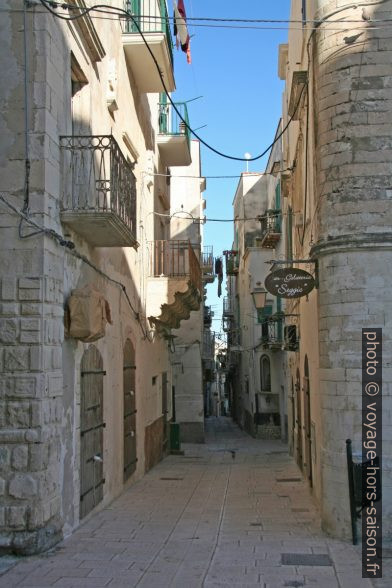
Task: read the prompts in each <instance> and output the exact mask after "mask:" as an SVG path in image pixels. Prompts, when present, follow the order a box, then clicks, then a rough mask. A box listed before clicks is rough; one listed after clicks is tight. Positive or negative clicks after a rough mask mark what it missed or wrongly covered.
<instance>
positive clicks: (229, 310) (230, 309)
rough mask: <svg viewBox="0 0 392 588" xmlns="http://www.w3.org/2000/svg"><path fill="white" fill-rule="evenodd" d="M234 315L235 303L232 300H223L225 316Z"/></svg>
mask: <svg viewBox="0 0 392 588" xmlns="http://www.w3.org/2000/svg"><path fill="white" fill-rule="evenodd" d="M233 315H234V303H233V300H232V299H231V298H228V297H225V298H224V299H223V316H233Z"/></svg>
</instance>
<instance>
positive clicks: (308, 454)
mask: <svg viewBox="0 0 392 588" xmlns="http://www.w3.org/2000/svg"><path fill="white" fill-rule="evenodd" d="M304 374H305V375H304V385H303V390H304V413H305V414H304V416H305V419H304V420H305V426H304V428H305V459H306V473H307V476H308V480H309V483H310V485H311V486H312V482H313V470H312V431H311V421H312V419H311V413H310V384H309V365H308V358H307V356H305V367H304Z"/></svg>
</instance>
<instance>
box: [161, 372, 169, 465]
mask: <svg viewBox="0 0 392 588" xmlns="http://www.w3.org/2000/svg"><path fill="white" fill-rule="evenodd" d="M168 412H169V411H168V408H167V372H163V373H162V418H163V434H162V452H163V454H165V453H166V452H167V451H168V418H167V415H168Z"/></svg>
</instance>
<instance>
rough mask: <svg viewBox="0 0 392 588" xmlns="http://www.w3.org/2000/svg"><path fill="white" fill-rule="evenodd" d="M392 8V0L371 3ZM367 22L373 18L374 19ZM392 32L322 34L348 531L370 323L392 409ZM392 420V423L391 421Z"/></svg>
mask: <svg viewBox="0 0 392 588" xmlns="http://www.w3.org/2000/svg"><path fill="white" fill-rule="evenodd" d="M315 4H316V6H318V8H319V12H318V13H317V17H328V15H329V14H330V13H331V12H333V11H336V10H339V15H337V16H336V18H337V17H338V16H339V17H343V18H345V19H346V18H348V19H350V18H351V19H357V20H361V13H362V8H360V7H358V8H353V6H352V3H351V2H349V1H347V2H342V1H340V2H338V3H337V2H331V1H323V0H319V1H318V2H316V3H315ZM367 10H368V11H369V12H370V13H371V17H372V18H375V19H383V20H385V19H387V18H391V16H392V2H384V3H378V4H377V3H376V4H374V5H372V6H369V7H368V9H367ZM364 22H365V21H364ZM391 35H392V32H391V30H390V29H389V28H382V29H377V28H376V29H373V30H371V29H369V28H368V27H366V25H365V24H362V23H361V24H358V28H356V25H353V24H351V25H350V27H349V30H348V29H344V30H342V32H337V31H333V30H332V29H331V30H328V27H323V25H321V26H320V31H318V32H317V33H316V35H315V38H314V45H313V48H314V62H313V63H314V73H313V78H312V79H313V83H314V87H313V91H314V94H313V95H314V101H315V102H314V108H315V115H316V121H315V136H316V155H317V163H316V177H317V181H316V185H317V187H318V189H317V206H318V212H317V242H316V243H315V245H314V247H313V250H312V254H313V255H314V256H316V257H318V259H319V279H320V288H319V300H318V312H319V346H320V369H319V386H320V394H321V415H322V423H323V437H322V448H321V459H322V463H323V470H322V486H323V501H322V507H323V522H324V526H325V528H326V529H327V530H329V531H331V532H333V533H334V534H339V535H341V536H346V537H348V536H349V534H350V514H349V513H350V509H349V503H348V485H347V471H346V460H345V440H346V439H347V438H351V439H352V440H353V447H354V451H360V448H361V422H362V412H361V408H362V399H361V329H362V328H363V327H381V328H383V333H384V362H383V364H384V370H383V380H384V392H383V394H384V400H383V402H384V404H383V412H384V416H385V418H386V419H388V420H389V419H390V415H391V409H392V404H391V369H390V368H389V367H388V366H389V365H390V359H391V358H390V353H391V346H390V341H391V330H390V326H391V318H392V294H391V291H392V277H391V273H390V272H389V271H388V270H387V268H389V267H390V266H391V262H392V233H391V232H390V222H389V220H388V219H390V210H391V194H392V193H391V189H390V172H391V169H392V144H391V132H392V125H391V111H392V84H391V80H392V65H391V64H392V36H391ZM388 420H386V422H388ZM391 442H392V439H391V433H390V427H389V426H385V427H384V437H383V448H384V454H385V460H384V471H383V478H384V483H383V494H384V502H383V505H384V532H385V535H386V537H391V536H392V488H391V486H392V479H391V462H390V459H389V457H388V456H390V455H391Z"/></svg>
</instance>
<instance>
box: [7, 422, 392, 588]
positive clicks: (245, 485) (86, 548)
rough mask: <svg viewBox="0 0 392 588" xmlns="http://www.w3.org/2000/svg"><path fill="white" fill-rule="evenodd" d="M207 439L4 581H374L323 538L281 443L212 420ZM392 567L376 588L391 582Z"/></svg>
mask: <svg viewBox="0 0 392 588" xmlns="http://www.w3.org/2000/svg"><path fill="white" fill-rule="evenodd" d="M206 433H207V434H206V444H205V445H202V444H199V445H196V444H186V445H184V446H183V449H184V450H185V451H184V455H171V456H169V457H167V458H166V459H164V460H163V461H162V462H161V463H160V464H159V465H158V466H157V467H155V468H153V469H152V470H151V471H150V472H149V473H148V474H147V475H146V476H145V477H144V478H143V479H142V480H140V481H139V482H137V483H135V484H134V485H132V486H131V487H130V488H129V489H128V490H126V491H125V492H124V493H123V494H122V495H121V496H120V497H119V498H118V499H116V500H115V501H114V502H113V503H112V504H111V505H110V506H109V507H108V508H105V509H104V510H102V511H101V512H99V513H97V514H92V516H91V517H90V518H88V519H87V521H86V522H85V523H84V524H82V525H81V526H80V528H79V529H78V530H77V531H76V532H75V533H74V534H73V535H72V536H71V537H69V538H68V539H67V540H65V541H63V542H62V543H60V544H59V545H58V546H57V547H56V548H55V549H52V550H51V551H49V552H47V553H46V554H41V555H39V556H33V557H28V558H24V559H23V561H20V560H19V563H15V565H14V566H13V567H12V568H11V569H9V571H7V572H6V573H4V575H3V576H1V577H0V586H1V587H3V586H4V587H7V588H12V587H14V586H28V587H29V588H43V587H44V586H55V587H62V588H71V587H83V588H87V587H88V586H94V587H100V586H108V587H110V588H132V587H134V586H138V587H144V588H154V587H159V588H165V587H173V588H198V587H205V588H207V587H209V588H212V587H214V586H227V587H229V586H241V587H242V588H251V587H253V586H263V587H264V588H279V587H281V586H282V587H283V586H285V587H291V586H292V587H300V586H317V587H318V588H335V587H336V588H353V587H355V588H362V587H369V588H370V587H371V586H372V583H371V582H370V581H369V580H364V579H362V578H361V565H360V551H359V548H353V547H352V546H351V545H350V544H349V543H348V542H342V541H338V540H336V539H330V538H328V537H327V536H326V535H325V534H324V533H323V532H322V531H321V529H320V524H319V517H318V513H317V510H316V508H315V506H314V505H313V502H312V499H311V497H310V493H309V489H308V487H307V484H306V483H305V482H304V481H303V479H302V477H301V476H300V473H299V470H298V469H297V466H296V465H295V464H294V462H293V460H292V459H291V458H290V457H289V456H288V455H287V451H286V446H285V445H283V444H282V443H280V442H278V441H262V442H261V441H260V440H255V439H253V438H251V437H249V436H248V435H247V434H246V433H244V432H243V431H241V430H240V429H238V428H237V427H236V425H234V424H233V422H232V421H231V419H230V418H224V417H221V418H213V417H212V418H209V419H207V421H206ZM14 560H15V561H16V562H18V560H17V558H14ZM388 561H390V560H386V561H385V572H384V579H383V580H378V581H376V582H377V583H374V585H375V586H377V587H381V586H385V587H386V586H390V583H389V580H388V575H389V572H388V571H387V570H386V566H387V563H388Z"/></svg>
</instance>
